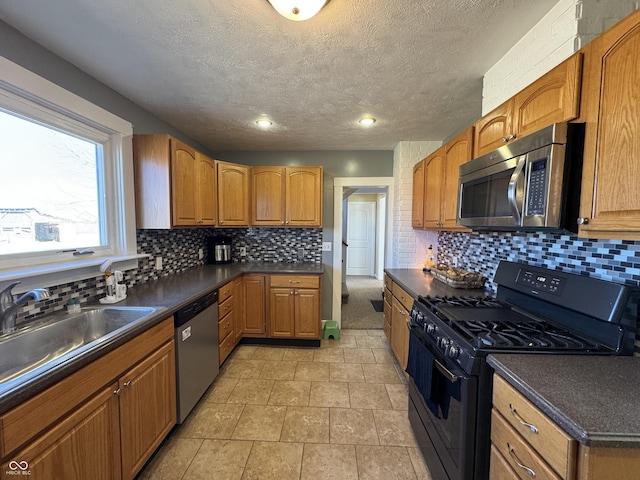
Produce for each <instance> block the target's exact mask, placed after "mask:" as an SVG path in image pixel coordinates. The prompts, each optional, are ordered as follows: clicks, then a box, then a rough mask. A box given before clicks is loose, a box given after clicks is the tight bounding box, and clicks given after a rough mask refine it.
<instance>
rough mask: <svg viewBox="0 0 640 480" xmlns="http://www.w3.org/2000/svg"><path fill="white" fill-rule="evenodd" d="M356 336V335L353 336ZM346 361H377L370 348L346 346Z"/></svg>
mask: <svg viewBox="0 0 640 480" xmlns="http://www.w3.org/2000/svg"><path fill="white" fill-rule="evenodd" d="M352 338H356V337H352ZM344 362H345V363H376V357H374V356H373V352H372V351H371V349H370V348H345V350H344Z"/></svg>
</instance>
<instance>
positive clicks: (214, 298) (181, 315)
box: [173, 290, 218, 328]
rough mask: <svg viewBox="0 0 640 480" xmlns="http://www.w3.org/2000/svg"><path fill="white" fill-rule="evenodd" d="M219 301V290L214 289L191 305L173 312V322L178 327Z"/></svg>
mask: <svg viewBox="0 0 640 480" xmlns="http://www.w3.org/2000/svg"><path fill="white" fill-rule="evenodd" d="M217 303H218V290H213V291H212V292H209V293H207V294H206V295H203V296H202V297H200V298H198V299H197V300H194V301H193V302H191V303H190V304H189V305H187V306H185V307H182V308H181V309H179V310H178V311H177V312H176V313H174V314H173V324H174V326H175V327H176V328H177V327H179V326H181V325H184V324H185V323H187V322H188V321H189V320H191V319H192V318H193V317H195V316H196V315H198V314H199V313H200V312H202V311H203V310H205V309H207V308H209V307H211V306H212V305H214V304H216V305H217Z"/></svg>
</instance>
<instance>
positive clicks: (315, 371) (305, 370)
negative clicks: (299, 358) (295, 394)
mask: <svg viewBox="0 0 640 480" xmlns="http://www.w3.org/2000/svg"><path fill="white" fill-rule="evenodd" d="M294 380H309V381H311V382H328V381H329V364H328V363H322V362H298V365H297V366H296V374H295V376H294Z"/></svg>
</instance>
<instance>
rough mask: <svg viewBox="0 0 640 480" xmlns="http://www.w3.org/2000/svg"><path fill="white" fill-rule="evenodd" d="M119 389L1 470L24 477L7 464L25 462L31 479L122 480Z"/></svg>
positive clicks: (104, 392)
mask: <svg viewBox="0 0 640 480" xmlns="http://www.w3.org/2000/svg"><path fill="white" fill-rule="evenodd" d="M116 389H117V385H116V384H115V383H114V384H113V385H110V386H108V387H107V388H105V389H104V390H102V391H100V392H99V393H97V394H96V395H95V396H94V397H93V398H91V399H90V400H87V401H86V402H85V403H84V404H83V405H82V406H80V407H79V408H78V409H77V410H75V411H74V412H73V413H72V414H71V415H70V416H68V417H67V418H66V419H65V420H63V421H62V422H61V423H59V424H57V425H56V426H55V427H54V428H52V429H51V430H49V431H48V432H46V433H44V434H43V435H41V436H40V437H38V439H37V440H36V441H35V442H33V443H31V444H30V445H29V446H28V447H27V448H26V449H25V450H22V451H19V452H17V453H16V454H14V455H11V457H10V458H9V459H8V460H7V462H4V463H3V464H2V466H1V467H0V468H2V470H3V471H5V472H18V473H21V472H22V470H21V469H18V470H13V469H12V468H9V465H8V462H9V461H12V460H13V461H15V462H18V463H19V464H24V462H26V464H27V467H26V468H25V469H24V470H25V471H29V472H30V473H29V474H28V478H31V479H41V480H51V479H64V480H86V479H88V478H90V479H96V480H111V479H120V478H121V476H120V475H121V473H120V431H119V427H118V397H117V395H116V394H115V393H114V391H115V390H116ZM24 475H26V473H25V474H24ZM7 478H10V477H9V476H8V475H7Z"/></svg>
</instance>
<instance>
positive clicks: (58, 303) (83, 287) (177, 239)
mask: <svg viewBox="0 0 640 480" xmlns="http://www.w3.org/2000/svg"><path fill="white" fill-rule="evenodd" d="M211 236H230V237H231V238H232V241H233V260H234V261H264V262H299V261H302V262H310V263H321V262H322V229H321V228H286V229H285V228H233V229H216V230H214V229H179V230H138V231H137V235H136V237H137V238H136V239H137V243H138V253H144V254H147V255H149V256H150V257H149V258H142V259H140V260H139V261H138V268H137V269H135V270H130V271H126V272H124V282H123V283H125V284H126V285H127V286H128V288H131V287H133V286H134V285H136V284H140V283H145V282H148V281H150V280H156V279H158V278H160V277H166V276H168V275H172V274H175V273H179V272H182V271H184V270H187V269H189V268H192V267H195V266H197V265H202V264H203V263H205V261H206V259H207V238H208V237H211ZM241 247H246V250H247V256H246V257H240V248H241ZM200 249H202V250H203V258H202V259H200V258H199V250H200ZM299 249H303V250H304V255H303V257H302V259H299V258H298V251H299ZM157 257H162V270H156V269H155V265H156V258H157ZM49 291H50V293H51V297H50V298H49V299H47V300H46V301H44V302H36V303H34V302H33V301H30V302H29V303H28V304H27V305H26V306H25V307H23V308H22V309H21V311H20V312H19V313H18V318H17V322H18V323H20V322H21V321H24V320H26V319H30V318H33V317H36V316H41V315H44V314H47V313H51V312H54V311H56V310H62V309H63V308H64V306H65V304H66V303H67V300H69V299H70V298H73V297H78V298H80V302H81V303H82V304H85V303H93V302H97V301H98V299H99V298H101V297H103V296H104V295H105V282H104V277H103V276H102V275H100V276H97V277H96V278H90V279H86V280H82V281H79V282H73V283H67V284H64V285H57V286H54V287H49Z"/></svg>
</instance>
